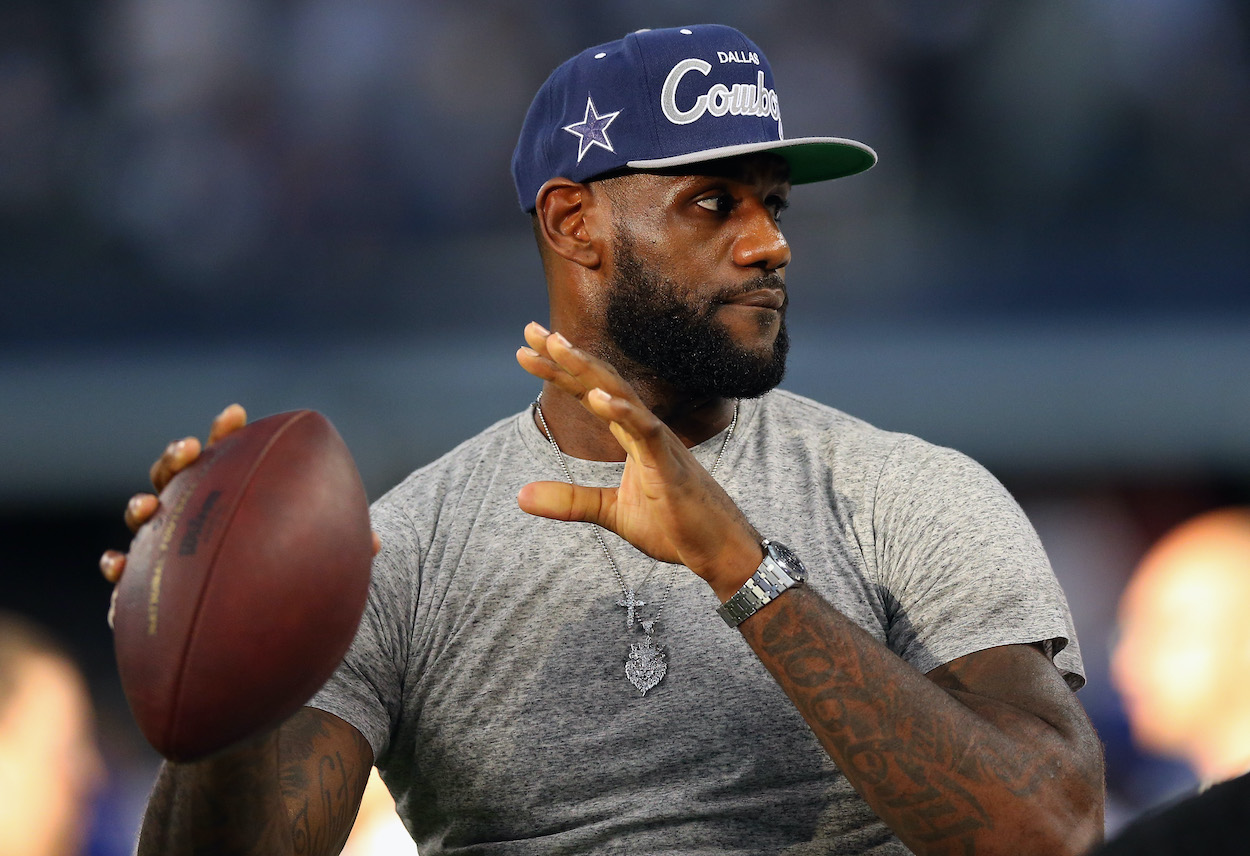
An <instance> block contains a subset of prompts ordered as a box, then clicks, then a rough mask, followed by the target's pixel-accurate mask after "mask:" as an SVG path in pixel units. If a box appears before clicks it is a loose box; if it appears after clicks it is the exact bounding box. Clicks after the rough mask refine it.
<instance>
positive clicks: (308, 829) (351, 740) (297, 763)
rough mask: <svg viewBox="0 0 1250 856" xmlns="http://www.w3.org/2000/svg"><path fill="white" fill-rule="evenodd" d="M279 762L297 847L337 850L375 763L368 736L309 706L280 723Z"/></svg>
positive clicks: (319, 851)
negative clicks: (365, 736)
mask: <svg viewBox="0 0 1250 856" xmlns="http://www.w3.org/2000/svg"><path fill="white" fill-rule="evenodd" d="M278 764H279V773H280V775H281V778H282V797H283V800H284V801H285V802H286V809H287V815H288V816H289V818H290V822H291V838H292V841H293V842H294V845H295V852H296V853H309V854H335V853H338V852H339V851H340V850H341V849H342V847H343V843H344V842H345V841H346V840H347V836H348V834H349V833H350V832H351V828H352V823H353V822H354V821H355V819H356V812H357V810H358V809H359V808H360V800H361V797H362V796H363V795H364V792H365V785H366V784H367V782H368V780H369V771H370V770H371V769H372V768H373V750H372V749H371V748H370V746H369V742H368V741H367V740H365V738H364V737H363V736H362V735H361V733H360V732H359V731H357V730H356V729H355V728H354V727H353V726H351V725H349V724H348V723H346V722H344V721H343V720H342V719H339V718H338V717H337V716H335V715H334V714H332V713H326V712H325V711H322V710H317V709H316V708H311V707H306V708H304V709H302V710H301V711H299V712H298V713H296V714H295V715H294V716H292V717H291V718H290V719H289V720H288V721H287V722H286V723H285V724H284V725H283V726H282V730H281V732H280V734H279V743H278Z"/></svg>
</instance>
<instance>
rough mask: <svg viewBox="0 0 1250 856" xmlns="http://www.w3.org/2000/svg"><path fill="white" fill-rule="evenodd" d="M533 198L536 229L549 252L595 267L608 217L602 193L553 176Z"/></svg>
mask: <svg viewBox="0 0 1250 856" xmlns="http://www.w3.org/2000/svg"><path fill="white" fill-rule="evenodd" d="M536 201H537V206H536V209H535V210H536V213H537V217H538V228H539V231H540V232H541V233H542V239H543V241H544V242H545V243H546V244H547V246H548V247H549V248H550V249H551V251H552V252H554V253H555V254H556V255H558V256H561V257H562V258H565V259H567V260H569V261H571V262H573V263H574V264H578V265H581V266H582V267H585V268H591V269H595V268H598V267H599V265H600V264H601V263H602V261H603V255H602V246H603V241H604V240H606V237H607V223H608V219H609V218H608V217H607V216H606V215H607V213H608V212H607V211H606V210H605V208H604V204H605V202H606V200H605V198H604V197H603V195H602V194H596V193H595V192H594V191H593V190H592V189H591V188H590V187H588V186H587V185H585V184H578V183H577V182H575V181H570V180H569V179H567V178H553V179H551V180H550V181H548V182H547V183H546V184H544V185H543V186H542V187H541V188H540V189H539V191H538V197H537V200H536Z"/></svg>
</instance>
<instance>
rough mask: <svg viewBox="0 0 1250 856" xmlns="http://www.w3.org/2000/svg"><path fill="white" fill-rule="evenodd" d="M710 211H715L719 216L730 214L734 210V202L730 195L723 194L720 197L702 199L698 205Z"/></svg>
mask: <svg viewBox="0 0 1250 856" xmlns="http://www.w3.org/2000/svg"><path fill="white" fill-rule="evenodd" d="M696 204H697V205H699V206H700V207H702V208H706V209H707V210H708V211H715V212H716V213H718V214H728V213H729V212H730V211H732V210H733V207H734V200H733V197H732V196H730V195H729V194H728V193H722V194H720V195H719V196H709V197H708V198H707V199H700V200H699V201H698V202H697V203H696Z"/></svg>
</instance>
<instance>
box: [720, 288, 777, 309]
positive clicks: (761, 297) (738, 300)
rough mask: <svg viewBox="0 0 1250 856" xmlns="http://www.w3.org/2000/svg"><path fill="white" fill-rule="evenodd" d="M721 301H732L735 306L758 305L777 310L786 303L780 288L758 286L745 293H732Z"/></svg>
mask: <svg viewBox="0 0 1250 856" xmlns="http://www.w3.org/2000/svg"><path fill="white" fill-rule="evenodd" d="M722 302H724V303H732V304H734V305H735V306H759V307H761V308H764V309H777V310H779V309H781V308H782V307H783V306H785V305H786V293H785V292H784V291H782V290H781V289H780V288H758V289H756V290H755V291H748V292H746V293H745V294H737V295H734V296H733V297H730V298H728V299H727V300H724V301H722Z"/></svg>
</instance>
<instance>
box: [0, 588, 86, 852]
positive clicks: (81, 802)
mask: <svg viewBox="0 0 1250 856" xmlns="http://www.w3.org/2000/svg"><path fill="white" fill-rule="evenodd" d="M103 784H104V762H103V760H102V759H101V758H100V752H99V749H98V747H97V745H96V737H95V720H94V714H93V711H92V705H91V696H90V694H89V693H88V692H87V686H86V684H85V683H84V682H83V678H82V673H81V672H80V671H79V669H78V666H77V665H76V664H75V663H74V661H73V659H72V658H71V657H70V655H69V653H68V652H66V651H65V650H64V649H63V648H62V647H61V645H60V643H59V642H57V641H56V640H55V639H53V638H52V637H51V636H50V635H49V633H48V632H47V631H46V630H45V629H44V628H42V627H40V626H38V625H36V624H34V623H33V622H31V621H30V620H28V619H26V618H24V617H22V616H20V615H16V614H13V613H10V612H6V611H4V610H0V797H2V798H0V856H74V854H78V853H82V852H85V849H86V840H87V833H88V831H89V827H90V823H91V812H92V807H93V803H94V800H95V797H96V795H97V794H98V793H99V791H100V788H101V787H102V786H103Z"/></svg>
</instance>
